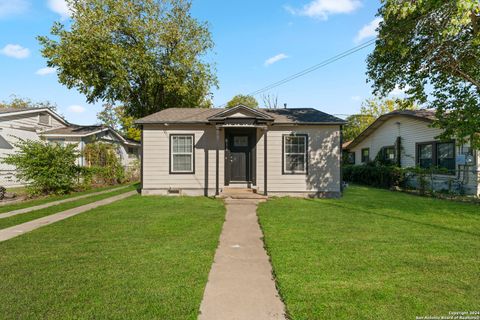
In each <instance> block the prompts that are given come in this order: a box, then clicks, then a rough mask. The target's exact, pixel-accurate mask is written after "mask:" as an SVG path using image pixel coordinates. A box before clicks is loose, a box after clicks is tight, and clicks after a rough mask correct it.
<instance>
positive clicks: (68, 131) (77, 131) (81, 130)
mask: <svg viewBox="0 0 480 320" xmlns="http://www.w3.org/2000/svg"><path fill="white" fill-rule="evenodd" d="M104 131H110V132H111V133H112V134H113V135H115V136H116V137H117V138H118V139H119V140H120V141H122V142H123V143H125V144H129V145H137V146H138V145H140V144H139V143H138V142H136V141H133V140H130V139H127V138H125V137H123V136H122V135H121V134H120V133H118V132H117V131H116V130H115V129H113V128H111V127H108V126H104V125H91V126H88V125H87V126H84V125H78V124H70V125H69V126H68V127H63V128H56V129H52V130H47V131H44V132H43V133H42V136H44V137H59V138H61V137H78V138H84V137H88V136H92V135H96V134H98V133H101V132H104Z"/></svg>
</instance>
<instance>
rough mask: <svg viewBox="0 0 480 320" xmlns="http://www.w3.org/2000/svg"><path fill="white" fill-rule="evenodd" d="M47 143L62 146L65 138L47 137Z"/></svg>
mask: <svg viewBox="0 0 480 320" xmlns="http://www.w3.org/2000/svg"><path fill="white" fill-rule="evenodd" d="M48 143H50V144H56V145H59V146H61V147H63V146H65V139H48Z"/></svg>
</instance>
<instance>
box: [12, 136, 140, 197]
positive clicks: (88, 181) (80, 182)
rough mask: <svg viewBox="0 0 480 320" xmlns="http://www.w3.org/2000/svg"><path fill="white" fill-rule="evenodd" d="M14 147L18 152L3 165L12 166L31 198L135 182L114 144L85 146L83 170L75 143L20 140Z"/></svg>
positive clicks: (95, 143)
mask: <svg viewBox="0 0 480 320" xmlns="http://www.w3.org/2000/svg"><path fill="white" fill-rule="evenodd" d="M16 147H17V148H18V152H16V153H14V154H10V155H8V156H7V157H6V158H5V159H3V162H4V163H6V164H9V165H13V166H15V167H16V169H17V172H18V174H17V175H18V177H19V178H20V179H23V180H24V181H28V182H29V184H28V187H27V190H28V193H29V194H30V195H31V196H35V195H47V194H65V193H69V192H71V191H73V190H75V189H84V188H88V187H91V186H104V185H115V184H119V183H125V182H127V181H133V180H134V179H135V175H134V174H132V173H129V175H128V177H126V172H125V169H124V167H123V166H122V164H121V162H120V160H119V158H118V156H117V150H116V149H115V146H114V145H113V144H109V143H105V142H94V143H90V144H87V145H86V147H85V150H84V152H83V154H81V156H83V157H84V158H85V160H86V161H87V163H88V166H86V167H85V166H80V165H78V164H77V159H78V157H79V156H80V154H79V152H78V151H77V145H76V144H66V145H60V144H56V143H48V142H45V141H34V140H22V141H20V142H19V143H17V144H16ZM128 178H131V179H132V180H130V179H128Z"/></svg>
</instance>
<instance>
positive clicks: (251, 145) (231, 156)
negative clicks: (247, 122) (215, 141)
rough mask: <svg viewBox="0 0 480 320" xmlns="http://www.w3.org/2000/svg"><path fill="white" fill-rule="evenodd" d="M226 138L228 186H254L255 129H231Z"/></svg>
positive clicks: (226, 180)
mask: <svg viewBox="0 0 480 320" xmlns="http://www.w3.org/2000/svg"><path fill="white" fill-rule="evenodd" d="M226 137H227V141H226V147H227V150H226V151H227V153H226V158H225V160H226V167H225V169H226V172H225V174H226V175H225V183H226V185H229V184H232V183H233V184H235V183H247V184H248V185H250V184H251V183H253V184H254V183H255V162H254V158H255V129H229V130H228V132H227V134H226Z"/></svg>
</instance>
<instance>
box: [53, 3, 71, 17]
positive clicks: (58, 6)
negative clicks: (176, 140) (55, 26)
mask: <svg viewBox="0 0 480 320" xmlns="http://www.w3.org/2000/svg"><path fill="white" fill-rule="evenodd" d="M48 7H49V8H50V10H52V11H53V12H55V13H58V14H59V15H60V17H61V18H62V19H63V20H65V19H68V18H69V17H70V16H71V15H72V11H71V10H70V8H69V7H68V4H67V2H66V1H65V0H48Z"/></svg>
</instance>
